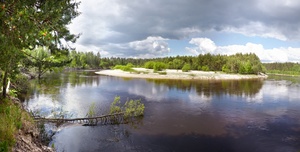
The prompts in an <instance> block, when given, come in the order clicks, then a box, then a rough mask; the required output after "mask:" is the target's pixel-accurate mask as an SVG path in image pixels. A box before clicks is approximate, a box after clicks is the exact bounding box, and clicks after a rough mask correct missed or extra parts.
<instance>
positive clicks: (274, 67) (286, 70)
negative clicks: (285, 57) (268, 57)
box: [263, 62, 300, 75]
mask: <svg viewBox="0 0 300 152" xmlns="http://www.w3.org/2000/svg"><path fill="white" fill-rule="evenodd" d="M263 65H264V66H265V68H266V71H267V73H274V74H287V75H300V64H299V63H291V62H286V63H277V62H276V63H264V64H263Z"/></svg>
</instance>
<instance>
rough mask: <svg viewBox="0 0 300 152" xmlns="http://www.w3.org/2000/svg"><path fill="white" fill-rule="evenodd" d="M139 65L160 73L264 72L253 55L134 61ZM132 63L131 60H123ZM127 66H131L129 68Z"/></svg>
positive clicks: (180, 57)
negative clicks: (165, 71) (173, 70)
mask: <svg viewBox="0 0 300 152" xmlns="http://www.w3.org/2000/svg"><path fill="white" fill-rule="evenodd" d="M136 60H138V61H139V62H138V63H139V64H137V65H135V66H136V67H144V68H147V69H153V70H154V71H162V70H165V69H176V70H182V71H183V72H188V71H190V70H201V71H223V72H225V73H239V74H257V73H260V72H261V73H264V72H266V70H265V68H264V66H263V65H262V63H261V62H260V60H259V58H258V57H257V56H256V55H255V54H251V53H250V54H241V53H238V54H235V55H231V56H227V55H211V54H205V55H199V56H177V57H165V58H155V59H136ZM125 61H132V60H131V59H128V60H123V62H124V63H126V62H125ZM126 64H127V65H126V66H124V65H122V64H120V65H116V66H115V69H116V68H117V69H121V70H123V71H130V70H131V68H132V67H133V64H132V63H126ZM128 64H130V65H131V66H130V67H129V66H128Z"/></svg>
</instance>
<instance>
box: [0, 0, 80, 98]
mask: <svg viewBox="0 0 300 152" xmlns="http://www.w3.org/2000/svg"><path fill="white" fill-rule="evenodd" d="M78 5H79V3H78V2H76V1H73V0H51V1H50V0H49V1H46V0H25V1H21V0H9V1H8V0H1V1H0V29H1V32H0V53H1V57H0V61H1V64H0V70H1V75H3V76H2V95H3V97H5V96H6V91H5V87H6V85H7V80H8V78H9V77H11V76H12V75H13V73H14V72H15V71H16V70H17V69H16V67H17V66H18V64H19V62H20V60H21V59H22V58H23V57H24V56H25V55H27V54H26V52H25V51H23V50H24V49H34V48H35V47H36V46H47V47H48V48H49V50H50V51H51V52H52V53H55V52H59V51H60V50H63V49H66V48H68V45H66V44H67V42H72V43H74V42H75V41H76V39H77V38H78V36H79V35H75V34H71V33H70V32H69V30H68V28H67V25H68V24H70V23H71V20H72V19H74V18H75V17H77V16H78V15H79V12H78V11H77V8H78Z"/></svg>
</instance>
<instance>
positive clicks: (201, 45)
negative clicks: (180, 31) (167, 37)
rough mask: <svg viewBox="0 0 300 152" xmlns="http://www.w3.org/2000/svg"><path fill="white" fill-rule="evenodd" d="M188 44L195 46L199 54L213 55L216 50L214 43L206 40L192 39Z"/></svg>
mask: <svg viewBox="0 0 300 152" xmlns="http://www.w3.org/2000/svg"><path fill="white" fill-rule="evenodd" d="M189 43H190V44H195V45H197V46H198V50H199V51H197V52H199V53H200V54H205V53H214V51H215V50H216V49H217V47H216V45H215V43H214V42H213V41H212V40H211V39H208V38H192V40H191V41H190V42H189Z"/></svg>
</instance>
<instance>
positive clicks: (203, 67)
mask: <svg viewBox="0 0 300 152" xmlns="http://www.w3.org/2000/svg"><path fill="white" fill-rule="evenodd" d="M201 70H202V71H209V67H208V66H207V65H204V66H202V67H201Z"/></svg>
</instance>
